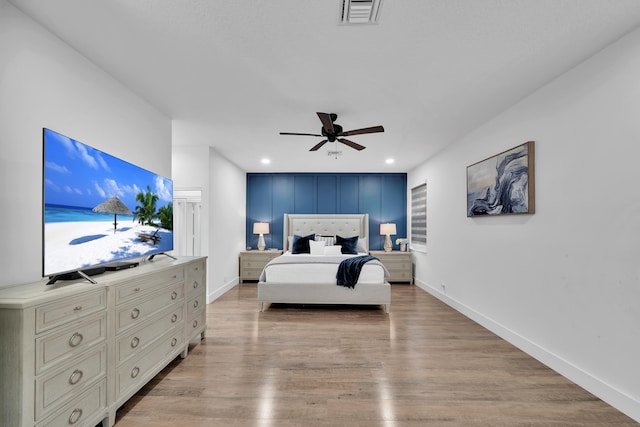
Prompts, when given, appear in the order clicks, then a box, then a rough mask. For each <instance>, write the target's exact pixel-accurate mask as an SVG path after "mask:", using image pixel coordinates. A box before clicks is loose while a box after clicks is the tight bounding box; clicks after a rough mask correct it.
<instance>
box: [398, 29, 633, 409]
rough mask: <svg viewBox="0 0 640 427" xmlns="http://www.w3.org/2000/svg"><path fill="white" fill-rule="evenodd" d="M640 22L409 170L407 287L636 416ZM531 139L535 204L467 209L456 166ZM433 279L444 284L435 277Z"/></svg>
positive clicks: (461, 168) (462, 171) (462, 180)
mask: <svg viewBox="0 0 640 427" xmlns="http://www.w3.org/2000/svg"><path fill="white" fill-rule="evenodd" d="M638 76H640V30H637V31H635V32H633V33H631V34H630V35H628V36H627V37H625V38H623V39H622V40H620V41H618V42H617V43H615V44H614V45H612V46H610V47H609V48H607V49H605V50H604V51H602V52H600V53H599V54H597V55H596V56H594V57H592V58H591V59H589V60H588V61H586V62H585V63H583V64H582V65H580V66H578V67H576V68H575V69H573V70H572V71H570V72H569V73H567V74H565V75H563V76H561V77H559V78H558V79H556V80H555V81H553V82H552V83H551V84H549V85H547V86H546V87H544V88H542V89H540V90H539V91H537V92H536V93H534V94H533V95H531V96H530V97H528V98H526V99H524V100H523V101H521V102H520V103H519V104H518V105H516V106H514V107H512V108H510V109H509V110H507V111H505V112H504V113H503V114H501V115H500V116H498V117H497V118H495V119H494V120H492V121H491V122H489V123H487V124H485V125H483V126H482V127H480V128H479V129H477V130H475V131H474V132H472V133H471V134H469V135H468V136H466V137H465V138H463V139H462V140H460V141H458V142H457V143H456V144H454V145H453V146H451V147H450V148H449V149H447V150H445V151H444V152H442V153H440V154H439V155H438V156H437V157H435V158H433V159H432V160H430V161H429V162H427V163H425V164H424V165H422V166H420V167H418V168H416V169H415V170H413V171H411V172H410V173H409V175H408V187H409V188H411V187H413V186H415V185H418V184H419V183H421V182H424V180H425V179H426V181H427V217H428V219H427V228H428V244H427V253H426V254H423V253H418V252H415V253H414V259H415V263H416V271H415V274H416V279H417V283H418V284H419V285H420V286H422V287H424V288H425V289H427V290H428V291H429V292H431V293H433V294H434V295H436V296H438V297H440V298H441V299H443V300H444V301H446V302H448V303H449V304H451V305H452V306H454V307H456V308H458V309H459V310H461V311H462V312H464V313H465V314H467V315H469V316H470V317H472V318H474V319H475V320H477V321H479V322H480V323H482V324H484V325H485V326H487V327H488V328H489V329H492V330H493V331H495V332H496V333H498V334H499V335H502V336H503V337H505V338H507V339H508V340H509V341H511V342H513V343H514V344H516V345H518V346H520V347H521V348H523V349H525V350H526V351H527V352H529V353H530V354H532V355H533V356H534V357H537V358H539V359H540V360H542V361H543V362H545V363H547V364H548V365H550V366H551V367H553V368H554V369H556V370H557V371H559V372H561V373H563V374H564V375H565V376H567V377H569V378H570V379H572V380H573V381H575V382H577V383H578V384H580V385H581V386H583V387H585V388H586V389H588V390H590V391H591V392H593V393H594V394H596V395H598V396H599V397H601V398H602V399H603V400H606V401H608V402H609V403H611V404H612V405H614V406H616V407H617V408H619V409H620V410H622V411H623V412H625V413H627V414H628V415H630V416H632V417H634V418H635V419H636V420H640V403H639V402H640V369H638V360H640V191H639V190H638V183H639V182H640V167H639V166H638V158H639V155H640V78H639V77H638ZM528 140H534V141H535V144H536V147H535V150H536V153H535V161H536V171H535V174H536V177H535V186H536V213H535V214H534V215H524V216H511V217H507V216H502V217H492V218H473V219H471V218H467V217H466V198H465V194H466V175H465V173H466V172H465V171H466V167H467V166H468V165H470V164H472V163H475V162H477V161H480V160H482V159H484V158H486V157H489V156H492V155H494V154H497V153H499V152H501V151H504V150H506V149H509V148H512V147H514V146H516V145H519V144H522V143H524V142H526V141H528ZM443 285H444V286H443Z"/></svg>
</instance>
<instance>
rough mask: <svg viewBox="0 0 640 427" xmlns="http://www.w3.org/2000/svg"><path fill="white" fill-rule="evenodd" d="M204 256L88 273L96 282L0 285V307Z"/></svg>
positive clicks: (24, 303)
mask: <svg viewBox="0 0 640 427" xmlns="http://www.w3.org/2000/svg"><path fill="white" fill-rule="evenodd" d="M205 259H206V257H179V258H178V259H177V260H173V259H171V258H169V257H166V258H161V259H155V260H153V261H145V262H141V263H140V265H139V266H138V267H136V268H129V269H126V270H120V271H107V272H105V273H103V274H101V275H97V276H92V277H91V278H92V279H93V280H95V281H96V282H98V283H96V284H94V283H90V282H88V281H87V280H86V279H76V280H69V281H62V280H61V281H58V282H56V283H54V284H53V285H47V281H48V279H47V278H44V279H42V280H40V281H38V282H33V283H24V284H18V285H13V286H7V287H3V288H0V308H14V309H22V308H26V307H29V306H32V305H36V304H41V303H43V302H46V301H47V300H50V299H58V298H64V297H67V296H72V295H76V294H78V293H81V292H90V291H92V290H100V289H104V288H105V287H109V286H113V285H117V284H118V283H121V282H123V281H126V280H128V279H132V278H135V277H140V276H141V275H145V274H149V273H154V272H158V271H162V270H166V269H170V268H175V267H179V266H185V265H187V264H189V263H192V262H197V261H201V260H205Z"/></svg>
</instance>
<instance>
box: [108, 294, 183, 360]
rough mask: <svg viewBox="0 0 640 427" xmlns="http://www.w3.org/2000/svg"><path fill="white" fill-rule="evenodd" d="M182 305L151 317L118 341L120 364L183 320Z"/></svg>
mask: <svg viewBox="0 0 640 427" xmlns="http://www.w3.org/2000/svg"><path fill="white" fill-rule="evenodd" d="M183 312H184V310H183V309H182V305H177V306H172V307H169V310H165V311H164V312H163V313H162V314H161V315H160V316H158V317H154V318H153V319H150V320H151V321H150V322H147V323H146V324H145V325H143V326H142V327H141V328H139V329H136V330H135V331H132V332H129V333H127V334H125V335H123V336H122V337H119V338H118V339H117V341H116V363H117V364H120V363H122V362H124V361H125V360H126V359H128V358H129V357H131V356H133V355H134V354H136V353H137V352H141V351H143V349H144V348H146V347H148V346H149V345H151V344H152V343H153V342H154V341H155V340H156V339H158V338H159V337H160V336H161V335H162V334H163V333H164V332H166V331H168V330H169V329H171V328H174V327H176V326H178V325H182V320H183V318H184V317H183Z"/></svg>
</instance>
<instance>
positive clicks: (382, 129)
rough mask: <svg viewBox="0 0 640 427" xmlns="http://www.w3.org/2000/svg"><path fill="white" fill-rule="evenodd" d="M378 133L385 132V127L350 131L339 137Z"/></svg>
mask: <svg viewBox="0 0 640 427" xmlns="http://www.w3.org/2000/svg"><path fill="white" fill-rule="evenodd" d="M376 132H384V127H382V126H372V127H370V128H362V129H355V130H348V131H346V132H342V133H340V135H339V136H351V135H362V134H363V133H376Z"/></svg>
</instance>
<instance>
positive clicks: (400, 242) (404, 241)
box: [396, 239, 409, 252]
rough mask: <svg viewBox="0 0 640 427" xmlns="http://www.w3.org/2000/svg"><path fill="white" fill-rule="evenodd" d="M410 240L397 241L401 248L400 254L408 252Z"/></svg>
mask: <svg viewBox="0 0 640 427" xmlns="http://www.w3.org/2000/svg"><path fill="white" fill-rule="evenodd" d="M408 243H409V239H396V245H398V246H400V252H406V250H407V244H408Z"/></svg>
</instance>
